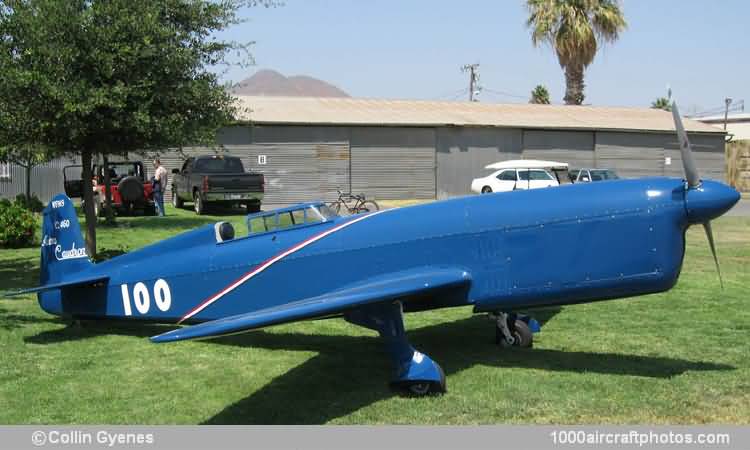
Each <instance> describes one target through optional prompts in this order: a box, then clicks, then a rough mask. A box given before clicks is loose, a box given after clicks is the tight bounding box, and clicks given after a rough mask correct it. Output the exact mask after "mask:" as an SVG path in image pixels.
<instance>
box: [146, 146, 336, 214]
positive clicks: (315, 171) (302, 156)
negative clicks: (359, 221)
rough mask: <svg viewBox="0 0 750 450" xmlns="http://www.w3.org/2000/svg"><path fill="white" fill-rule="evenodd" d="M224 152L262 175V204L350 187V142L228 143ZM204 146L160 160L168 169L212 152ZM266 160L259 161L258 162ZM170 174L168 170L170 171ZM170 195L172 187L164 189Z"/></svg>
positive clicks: (331, 195) (328, 196)
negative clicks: (264, 184)
mask: <svg viewBox="0 0 750 450" xmlns="http://www.w3.org/2000/svg"><path fill="white" fill-rule="evenodd" d="M224 149H225V151H226V154H230V155H233V156H238V157H240V158H241V159H242V163H243V165H244V166H245V170H252V171H255V172H260V173H262V174H264V175H265V181H266V189H265V197H264V204H266V205H269V206H271V205H288V204H293V203H300V202H307V201H315V200H324V201H333V200H335V199H336V198H337V193H336V189H337V188H339V187H340V188H341V189H342V190H349V145H348V143H346V142H336V143H289V144H286V143H274V144H250V145H228V146H226V147H225V148H224ZM211 153H213V150H211V149H209V148H206V147H194V148H189V149H184V150H183V152H182V153H181V154H180V153H177V152H168V153H165V154H164V155H163V156H162V157H161V160H162V163H163V164H164V166H165V167H167V169H169V171H170V172H171V169H172V168H179V167H181V166H182V162H183V161H184V159H185V158H186V157H188V156H197V155H205V154H211ZM263 162H264V163H265V164H261V163H263ZM170 175H171V173H170ZM166 197H167V199H171V190H170V191H168V192H167V195H166Z"/></svg>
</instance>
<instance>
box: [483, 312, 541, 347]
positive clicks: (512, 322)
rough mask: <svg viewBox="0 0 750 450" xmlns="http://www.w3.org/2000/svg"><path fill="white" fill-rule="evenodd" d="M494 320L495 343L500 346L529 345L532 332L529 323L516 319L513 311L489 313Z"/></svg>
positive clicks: (531, 342) (531, 339)
mask: <svg viewBox="0 0 750 450" xmlns="http://www.w3.org/2000/svg"><path fill="white" fill-rule="evenodd" d="M490 318H491V319H493V320H494V321H495V343H496V344H497V345H499V346H501V347H531V346H532V345H533V343H534V334H533V333H532V331H531V328H530V327H529V325H528V324H527V323H526V322H524V321H523V320H520V319H518V317H517V316H516V314H515V313H504V312H496V313H494V314H490Z"/></svg>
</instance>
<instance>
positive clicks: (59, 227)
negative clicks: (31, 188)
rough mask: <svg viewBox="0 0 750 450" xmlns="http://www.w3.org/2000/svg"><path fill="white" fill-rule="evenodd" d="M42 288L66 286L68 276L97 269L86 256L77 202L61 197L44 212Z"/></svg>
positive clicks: (53, 201) (55, 199)
mask: <svg viewBox="0 0 750 450" xmlns="http://www.w3.org/2000/svg"><path fill="white" fill-rule="evenodd" d="M43 215H44V217H43V219H42V250H41V271H40V276H39V278H40V279H39V284H40V285H42V286H44V285H47V284H52V283H60V282H63V281H64V279H65V278H66V276H70V275H72V274H74V273H76V272H79V271H81V270H84V269H87V268H89V267H91V266H92V265H93V263H92V262H91V259H89V257H88V254H87V253H86V242H85V241H84V239H83V235H82V234H81V227H80V225H79V224H78V218H77V217H76V210H75V207H74V206H73V201H72V200H70V199H69V198H68V196H67V195H65V194H57V195H56V196H55V197H54V198H53V199H52V200H50V202H49V204H47V207H46V208H44V211H43Z"/></svg>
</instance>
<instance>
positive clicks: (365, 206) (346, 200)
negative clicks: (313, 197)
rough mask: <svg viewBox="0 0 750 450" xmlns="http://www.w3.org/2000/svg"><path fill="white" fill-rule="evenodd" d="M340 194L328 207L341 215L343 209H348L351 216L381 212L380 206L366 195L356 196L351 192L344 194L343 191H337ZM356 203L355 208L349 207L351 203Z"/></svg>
mask: <svg viewBox="0 0 750 450" xmlns="http://www.w3.org/2000/svg"><path fill="white" fill-rule="evenodd" d="M336 191H337V192H338V193H339V198H338V199H337V200H336V201H335V202H331V203H329V204H328V207H329V208H330V209H331V210H332V211H333V212H335V213H336V214H339V212H341V207H342V206H343V207H344V208H346V212H348V213H349V214H360V213H366V212H373V211H379V210H380V206H378V204H377V203H376V202H375V201H374V200H367V199H366V198H365V194H359V195H354V194H352V193H351V192H348V193H343V192H341V189H336ZM352 201H353V202H354V205H353V206H349V205H350V203H351V202H352Z"/></svg>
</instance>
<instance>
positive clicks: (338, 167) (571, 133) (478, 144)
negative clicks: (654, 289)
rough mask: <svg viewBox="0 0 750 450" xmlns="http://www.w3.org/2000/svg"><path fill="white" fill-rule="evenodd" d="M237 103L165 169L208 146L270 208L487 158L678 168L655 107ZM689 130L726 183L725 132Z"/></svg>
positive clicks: (626, 171)
mask: <svg viewBox="0 0 750 450" xmlns="http://www.w3.org/2000/svg"><path fill="white" fill-rule="evenodd" d="M238 102H239V106H240V108H241V109H240V110H241V111H242V112H241V113H240V114H239V117H238V118H237V119H238V123H237V124H235V125H233V126H230V127H226V128H225V129H223V130H221V132H220V133H219V136H218V143H219V147H217V148H215V149H208V148H195V147H192V148H184V149H182V151H180V152H176V151H165V152H163V153H162V154H161V159H162V162H163V163H164V165H165V166H166V167H167V168H168V169H170V170H171V169H173V168H178V167H180V166H181V164H182V161H183V159H184V157H185V156H187V155H196V154H205V153H210V152H214V151H215V152H228V153H230V154H234V155H237V156H240V157H242V158H243V160H244V163H245V166H246V168H248V169H252V170H256V171H260V172H263V173H264V174H265V175H266V204H288V203H294V202H299V201H307V200H314V199H324V200H333V199H335V198H336V195H337V194H336V189H337V188H340V189H341V190H342V191H349V190H351V191H352V192H355V193H359V192H364V193H366V194H367V195H368V197H373V198H375V199H430V198H446V197H451V196H457V195H466V194H468V193H469V185H470V183H471V180H472V179H473V178H476V177H478V176H483V175H484V174H486V171H484V170H483V167H484V166H485V165H487V164H489V163H493V162H497V161H503V160H508V159H521V158H526V159H546V160H558V161H564V162H568V163H570V164H571V166H575V167H602V168H614V169H616V170H617V171H618V172H619V173H620V174H621V175H622V176H625V177H637V176H652V175H668V176H682V162H681V161H680V156H679V147H678V144H677V138H676V136H675V133H674V124H673V122H672V115H671V113H669V112H666V111H662V110H656V109H645V108H605V107H590V106H560V105H529V104H513V105H503V104H487V103H469V102H432V101H407V100H369V99H351V98H305V97H238ZM685 126H686V128H687V130H688V132H689V133H690V137H691V141H692V143H693V146H694V151H695V153H696V155H695V156H696V161H697V163H698V165H699V168H700V170H701V174H702V176H704V177H707V178H715V179H723V178H724V172H725V167H724V133H723V132H722V131H721V130H718V129H716V128H714V127H711V126H709V125H705V124H702V123H699V122H695V121H691V120H685ZM262 162H265V164H260V163H262ZM147 166H148V169H149V170H151V169H152V168H151V165H150V164H147ZM61 188H62V183H61V182H60V183H59V189H61ZM52 190H53V191H54V189H52ZM170 196H171V193H169V192H168V193H167V198H170Z"/></svg>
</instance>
